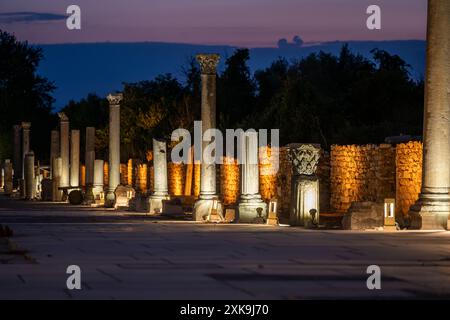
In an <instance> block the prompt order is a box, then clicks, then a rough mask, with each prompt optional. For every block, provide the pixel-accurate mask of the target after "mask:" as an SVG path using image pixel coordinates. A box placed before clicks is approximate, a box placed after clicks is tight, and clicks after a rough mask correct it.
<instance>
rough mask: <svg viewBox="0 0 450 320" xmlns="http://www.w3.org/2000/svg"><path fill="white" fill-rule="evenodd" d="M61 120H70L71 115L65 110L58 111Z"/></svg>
mask: <svg viewBox="0 0 450 320" xmlns="http://www.w3.org/2000/svg"><path fill="white" fill-rule="evenodd" d="M58 117H59V120H60V121H62V122H66V121H69V117H67V115H66V114H65V113H64V112H58Z"/></svg>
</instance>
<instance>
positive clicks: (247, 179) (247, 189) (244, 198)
mask: <svg viewBox="0 0 450 320" xmlns="http://www.w3.org/2000/svg"><path fill="white" fill-rule="evenodd" d="M240 148H241V150H242V152H243V155H244V156H243V159H242V161H243V163H242V165H241V197H240V199H239V207H238V208H239V222H255V221H256V220H259V221H261V220H262V219H265V218H266V217H267V204H266V203H265V202H264V201H263V200H262V198H261V194H260V193H259V167H258V158H259V153H258V133H257V132H256V131H252V132H250V131H249V132H246V133H244V134H243V136H242V137H241V146H240Z"/></svg>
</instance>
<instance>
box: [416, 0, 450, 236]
mask: <svg viewBox="0 0 450 320" xmlns="http://www.w3.org/2000/svg"><path fill="white" fill-rule="evenodd" d="M449 30H450V1H448V0H429V1H428V26H427V66H426V79H425V112H424V130H423V148H424V150H423V151H424V152H423V171H422V172H423V176H422V191H421V194H420V197H419V200H418V201H417V202H416V204H415V205H413V206H412V207H411V211H410V215H411V218H412V220H411V223H412V227H413V228H419V229H443V228H446V227H447V220H448V217H449V213H450V196H449V191H450V37H449Z"/></svg>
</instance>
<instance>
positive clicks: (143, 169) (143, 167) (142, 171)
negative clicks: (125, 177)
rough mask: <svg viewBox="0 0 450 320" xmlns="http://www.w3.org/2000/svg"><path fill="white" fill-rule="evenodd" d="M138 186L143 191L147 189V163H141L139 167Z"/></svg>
mask: <svg viewBox="0 0 450 320" xmlns="http://www.w3.org/2000/svg"><path fill="white" fill-rule="evenodd" d="M138 178H139V181H138V187H139V191H141V192H142V193H144V192H146V191H147V164H145V163H144V164H140V165H139V167H138Z"/></svg>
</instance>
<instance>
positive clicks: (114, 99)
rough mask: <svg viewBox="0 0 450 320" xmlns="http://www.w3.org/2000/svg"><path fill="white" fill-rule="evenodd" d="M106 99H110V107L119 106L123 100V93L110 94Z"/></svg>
mask: <svg viewBox="0 0 450 320" xmlns="http://www.w3.org/2000/svg"><path fill="white" fill-rule="evenodd" d="M106 99H108V101H109V104H110V105H118V104H120V101H122V99H123V94H122V93H114V94H113V93H110V94H109V95H108V96H107V97H106Z"/></svg>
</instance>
